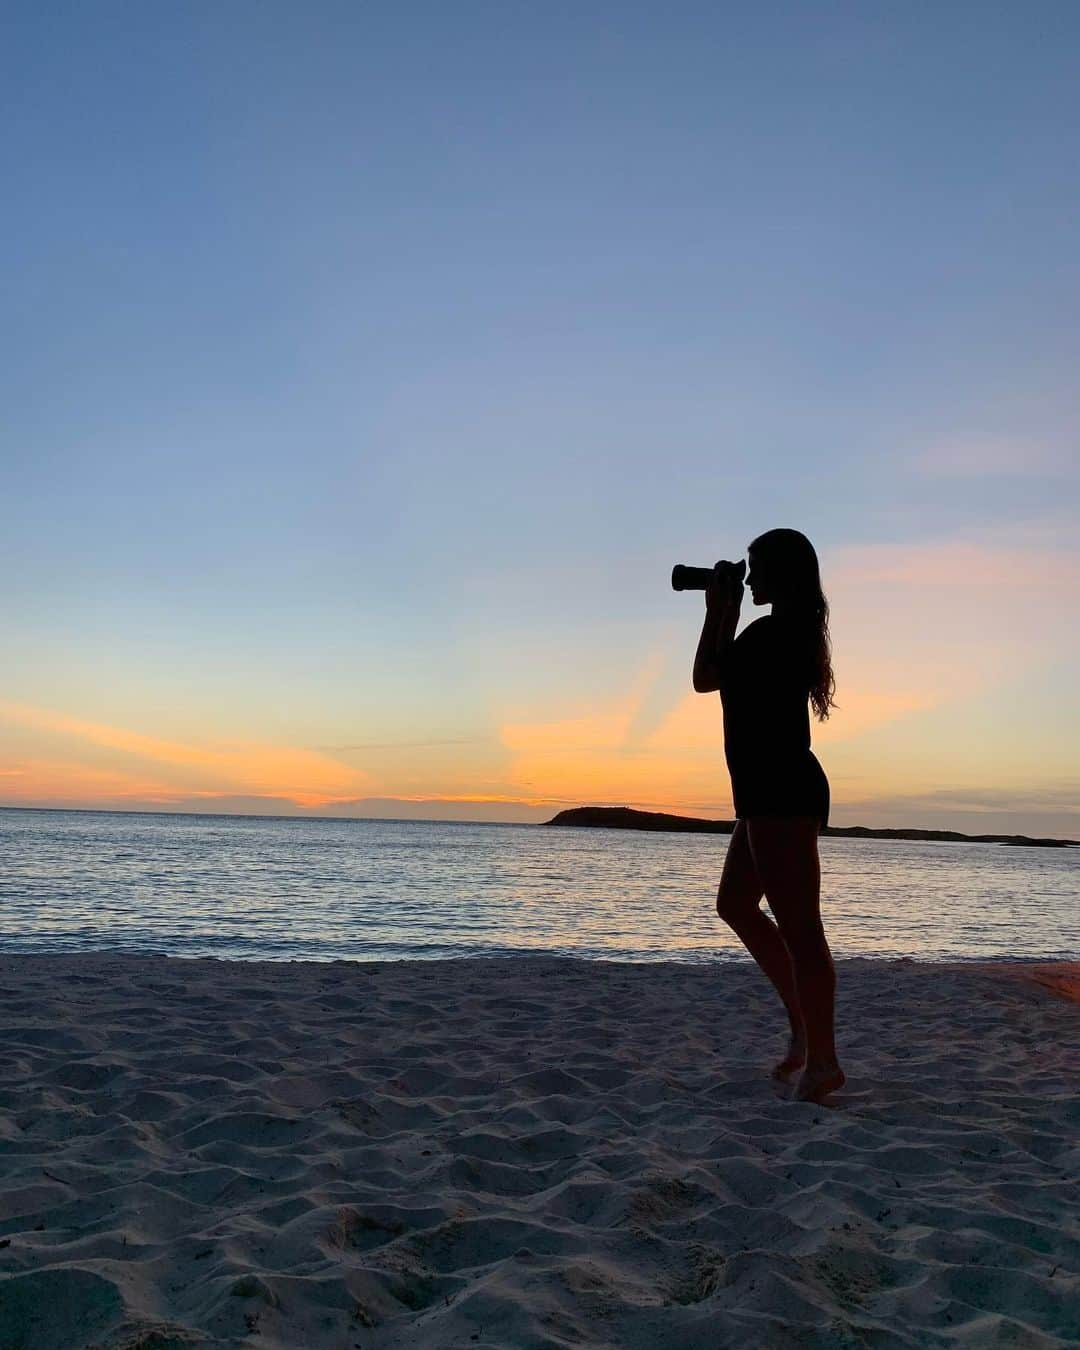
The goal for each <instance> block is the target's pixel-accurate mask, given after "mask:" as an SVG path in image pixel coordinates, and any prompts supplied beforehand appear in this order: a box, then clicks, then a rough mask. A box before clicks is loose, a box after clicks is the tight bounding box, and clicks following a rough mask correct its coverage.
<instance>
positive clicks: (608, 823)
mask: <svg viewBox="0 0 1080 1350" xmlns="http://www.w3.org/2000/svg"><path fill="white" fill-rule="evenodd" d="M544 824H545V825H579V826H593V827H596V826H599V827H601V828H603V829H609V830H669V831H672V832H676V833H685V834H691V833H692V834H730V833H731V832H732V830H733V829H734V828H735V822H734V821H733V820H701V819H699V818H698V817H697V816H670V815H666V814H665V813H664V812H662V811H635V810H633V808H631V807H629V806H575V807H572V808H571V809H570V810H568V811H560V812H559V814H558V815H557V816H553V817H552V819H551V820H546V821H544ZM822 834H823V835H827V836H828V837H829V838H832V839H928V840H932V841H937V840H940V841H944V842H945V843H956V844H1014V845H1016V846H1017V847H1020V848H1076V847H1078V846H1080V840H1076V839H1029V838H1028V836H1027V835H1025V834H959V833H957V831H956V830H872V829H869V828H868V827H867V826H865V825H848V826H836V825H826V827H825V829H824V830H823V831H822Z"/></svg>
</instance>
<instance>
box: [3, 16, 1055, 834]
mask: <svg viewBox="0 0 1080 1350" xmlns="http://www.w3.org/2000/svg"><path fill="white" fill-rule="evenodd" d="M8 14H9V17H8V18H7V19H6V21H5V43H4V49H3V52H2V54H0V100H2V104H3V114H4V125H5V129H6V135H5V136H4V138H3V142H2V148H0V163H2V168H3V174H4V187H5V192H4V196H5V207H4V230H3V240H4V242H3V248H2V252H0V259H2V262H0V266H2V269H3V274H4V275H3V291H4V297H5V313H6V322H5V323H4V325H3V330H2V332H0V357H2V360H0V371H2V375H0V379H2V380H3V384H4V389H3V411H4V416H3V432H2V442H0V444H2V466H0V467H2V471H3V474H2V480H0V481H2V487H3V493H2V498H0V500H2V510H3V531H2V534H0V558H2V564H3V577H4V583H5V584H4V587H3V606H4V611H5V613H4V629H5V636H6V638H7V641H6V644H5V647H6V651H5V656H4V661H3V667H2V673H0V804H3V805H10V806H18V805H31V806H50V805H57V806H66V807H82V806H92V807H121V808H124V809H152V810H172V809H176V810H197V811H240V812H257V813H270V814H308V813H310V814H315V815H355V816H420V817H433V818H468V819H483V820H543V819H546V818H547V817H549V816H550V815H551V814H552V813H553V811H554V810H557V809H560V808H562V807H564V806H568V805H578V804H583V803H605V804H618V805H623V804H626V805H634V806H640V807H644V808H649V809H658V810H674V811H681V812H685V813H688V814H699V815H711V816H728V815H730V814H731V797H730V789H729V783H728V778H727V773H726V769H725V766H724V761H723V743H722V738H721V727H720V708H719V700H718V697H717V696H716V695H715V694H714V695H708V696H702V695H697V694H694V693H693V692H692V690H691V688H690V667H691V663H692V659H693V652H694V647H695V644H696V640H697V634H698V630H699V626H700V620H701V611H702V600H701V596H700V595H696V594H681V595H677V594H674V593H673V592H672V591H671V589H670V584H669V576H670V571H671V566H672V564H673V563H675V562H688V563H694V564H698V565H703V564H711V563H712V562H714V561H715V560H716V559H717V558H720V557H730V558H735V557H739V556H741V555H742V554H743V553H744V551H745V548H746V545H747V543H748V542H749V541H750V539H751V538H753V536H754V535H755V534H758V533H760V532H761V531H763V530H765V529H767V528H770V527H772V526H777V525H787V526H794V527H795V528H798V529H801V530H803V531H804V532H805V533H806V534H808V535H809V536H810V538H811V539H812V540H813V541H814V543H815V545H816V546H817V549H818V552H819V555H820V558H821V563H822V572H823V579H824V584H825V589H826V592H827V594H828V597H829V600H830V603H831V605H832V610H833V641H834V654H835V666H836V675H837V684H838V688H837V701H838V703H839V707H838V709H837V710H836V712H835V713H834V715H833V717H832V719H831V720H830V721H829V722H828V723H826V724H824V725H821V726H818V725H817V724H815V730H814V743H815V749H816V750H817V752H818V754H819V757H820V759H821V761H822V763H823V765H824V766H825V768H826V771H827V772H828V774H829V777H830V780H831V782H832V791H833V813H832V823H834V824H837V825H845V824H866V825H913V826H927V827H935V826H938V827H943V828H955V829H961V830H979V831H987V832H988V831H991V830H993V831H999V830H1022V831H1025V832H1028V833H1035V832H1037V833H1045V834H1057V835H1068V836H1071V837H1076V838H1080V769H1078V767H1077V761H1078V751H1080V711H1078V700H1077V696H1076V675H1077V666H1078V659H1080V624H1078V622H1077V621H1078V618H1080V615H1078V608H1080V607H1078V604H1077V595H1078V591H1080V534H1078V518H1080V517H1078V507H1080V500H1078V498H1080V493H1078V491H1077V488H1078V477H1080V456H1078V448H1080V447H1078V440H1080V435H1078V432H1080V383H1078V381H1077V378H1076V376H1077V371H1078V370H1080V323H1078V315H1080V250H1078V245H1077V239H1078V237H1080V174H1078V173H1077V165H1078V164H1080V82H1078V81H1077V80H1076V55H1077V50H1078V42H1080V6H1077V5H1076V4H1074V3H1072V0H1068V2H1061V3H1058V2H1056V0H1039V3H1036V4H1033V5H1021V4H1016V3H1011V2H1010V3H1007V4H997V3H993V0H985V2H983V0H980V2H979V3H971V4H963V3H945V4H943V5H938V6H931V5H924V6H900V5H889V6H886V5H868V4H865V3H861V0H860V3H852V4H830V3H823V4H818V5H807V4H804V3H801V0H800V2H798V3H786V4H785V3H766V4H751V3H749V2H747V3H736V4H719V5H718V4H715V3H709V4H706V3H680V0H674V3H668V4H662V5H661V4H656V3H651V4H639V3H633V2H632V0H631V2H630V3H614V2H613V3H588V0H585V2H584V3H580V4H565V3H561V2H558V0H553V2H552V3H543V4H541V3H537V4H521V3H516V2H515V0H498V2H496V0H490V2H476V3H473V2H472V0H463V3H460V4H436V3H414V4H390V3H378V2H376V3H371V4H355V3H341V4H336V3H321V2H320V0H315V3H311V4H295V3H290V4H281V3H268V2H267V0H260V3H257V4H256V3H241V2H239V0H236V2H234V3H230V4H228V5H220V4H211V3H189V4H178V5H135V4H111V3H96V4H92V5H85V6H74V5H66V6H60V7H56V6H40V5H36V4H34V5H32V4H29V3H25V4H17V5H15V6H14V7H12V8H11V9H10V10H9V11H8ZM760 612H762V611H754V610H753V608H752V605H751V603H750V599H749V596H747V598H746V600H745V602H744V608H743V614H744V622H746V621H749V619H751V618H753V617H755V614H756V613H760Z"/></svg>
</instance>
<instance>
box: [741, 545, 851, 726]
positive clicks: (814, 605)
mask: <svg viewBox="0 0 1080 1350" xmlns="http://www.w3.org/2000/svg"><path fill="white" fill-rule="evenodd" d="M750 548H751V549H752V550H753V552H754V553H755V554H756V555H757V556H758V557H759V558H760V559H761V561H762V562H763V563H764V566H765V575H766V576H767V578H768V580H769V582H770V584H771V587H772V590H773V594H774V596H776V598H778V599H780V600H782V601H783V603H784V607H785V609H787V610H788V612H789V613H790V614H791V615H792V617H793V618H794V619H795V620H796V622H797V623H799V625H800V627H802V626H804V625H805V631H806V636H807V640H808V644H809V649H810V703H811V706H812V707H813V709H814V712H815V713H816V714H817V717H818V721H819V722H824V720H825V719H826V717H828V715H829V709H830V708H831V707H835V701H834V699H833V693H834V692H835V690H836V679H835V677H834V676H833V668H832V644H831V643H830V640H829V602H828V600H826V599H825V593H824V591H823V590H822V589H821V569H820V568H819V567H818V559H817V554H816V553H815V552H814V546H813V544H811V542H810V540H809V539H807V537H806V535H805V534H800V533H799V531H798V530H766V532H765V533H764V534H760V535H758V537H757V538H756V539H755V540H754V542H753V543H752V544H751V545H750Z"/></svg>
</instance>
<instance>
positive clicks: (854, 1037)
mask: <svg viewBox="0 0 1080 1350" xmlns="http://www.w3.org/2000/svg"><path fill="white" fill-rule="evenodd" d="M837 964H838V975H839V987H838V1046H839V1050H840V1054H841V1059H842V1062H843V1064H844V1067H845V1070H846V1072H847V1075H848V1082H847V1085H846V1087H845V1088H844V1090H843V1091H842V1092H840V1093H837V1094H836V1095H835V1096H834V1097H833V1098H832V1099H831V1105H830V1106H828V1107H823V1106H817V1105H813V1104H809V1103H800V1102H795V1101H792V1100H790V1099H789V1089H786V1088H784V1087H783V1086H782V1085H781V1084H778V1083H775V1082H773V1081H772V1080H771V1079H770V1078H769V1076H768V1069H769V1067H770V1065H771V1064H772V1063H773V1062H774V1060H775V1059H776V1058H777V1057H778V1055H779V1053H780V1052H781V1051H782V1049H783V1046H784V1044H785V1034H784V1033H785V1030H786V1028H785V1024H784V1019H783V1017H782V1014H781V1011H780V1009H779V1005H778V1004H777V1003H776V1000H775V996H774V995H773V993H772V991H771V989H770V988H769V987H768V986H767V984H766V983H765V980H764V977H763V976H762V975H761V974H760V972H759V971H758V970H757V969H756V967H754V966H752V965H750V964H749V963H746V964H743V963H739V964H735V963H730V964H724V965H720V966H713V967H706V966H692V965H676V964H656V965H630V964H621V963H588V962H583V961H575V960H564V959H551V958H528V957H526V958H521V959H518V960H492V961H482V960H470V961H460V962H452V961H439V962H409V963H400V962H374V963H362V964H360V963H336V964H332V965H324V964H300V963H281V964H274V963H265V962H264V963H250V964H249V963H245V964H236V963H225V962H216V961H210V960H196V961H180V960H175V959H168V958H165V957H154V956H151V957H136V956H117V955H88V956H80V957H74V956H6V957H4V958H2V959H0V1006H2V1008H3V1016H4V1023H5V1035H4V1045H3V1049H2V1051H0V1055H2V1071H0V1153H2V1159H3V1162H2V1167H0V1346H2V1347H3V1350H77V1348H83V1347H99V1348H102V1350H103V1348H104V1347H111V1348H115V1350H118V1348H119V1347H126V1350H135V1347H139V1348H140V1350H173V1348H174V1347H175V1348H179V1347H189V1346H214V1347H233V1346H258V1347H261V1348H262V1350H274V1348H276V1347H283V1348H284V1347H288V1348H289V1350H293V1348H294V1347H304V1348H306V1347H312V1348H317V1350H322V1348H323V1347H325V1348H326V1350H331V1347H332V1348H333V1350H353V1348H354V1347H355V1348H359V1347H363V1348H364V1350H368V1347H371V1350H375V1348H376V1347H379V1348H381V1347H395V1348H397V1347H402V1350H404V1348H405V1347H408V1350H428V1348H429V1347H430V1348H431V1350H434V1348H435V1347H439V1348H442V1347H446V1348H447V1350H448V1348H449V1347H461V1348H462V1350H472V1347H476V1348H477V1350H483V1348H484V1347H491V1348H492V1350H494V1347H530V1348H531V1347H536V1348H539V1347H564V1346H611V1347H616V1346H627V1347H636V1348H640V1350H645V1348H646V1347H679V1348H680V1350H695V1348H697V1347H700V1348H701V1350H705V1348H706V1347H708V1348H709V1350H715V1348H716V1347H718V1346H721V1347H726V1346H732V1347H735V1346H739V1347H755V1346H762V1347H786V1346H792V1347H794V1346H799V1347H807V1346H820V1347H855V1346H874V1347H887V1346H964V1347H969V1346H970V1347H975V1346H1005V1345H1008V1346H1025V1347H1051V1346H1054V1347H1057V1346H1075V1345H1078V1344H1080V1274H1078V1270H1080V1180H1078V1178H1080V1097H1078V1093H1077V1088H1078V1084H1080V1069H1078V1065H1080V1003H1078V1002H1077V1001H1075V995H1076V994H1077V992H1078V990H1080V981H1078V979H1077V976H1078V973H1080V966H1074V965H1068V964H1063V963H1060V962H1057V963H1035V964H1025V965H1024V966H1022V967H1021V966H1011V967H1001V966H990V965H983V966H974V965H949V966H942V965H933V964H923V963H918V962H909V961H872V960H848V961H841V962H838V963H837ZM1070 992H1071V993H1072V995H1073V997H1070V996H1069V995H1070Z"/></svg>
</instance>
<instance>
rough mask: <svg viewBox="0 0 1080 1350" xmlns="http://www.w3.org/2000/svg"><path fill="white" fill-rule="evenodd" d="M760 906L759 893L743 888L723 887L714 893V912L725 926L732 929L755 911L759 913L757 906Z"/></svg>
mask: <svg viewBox="0 0 1080 1350" xmlns="http://www.w3.org/2000/svg"><path fill="white" fill-rule="evenodd" d="M760 904H761V893H760V891H759V892H757V893H756V894H755V892H754V891H752V890H746V889H744V888H743V887H735V886H724V885H723V884H721V886H720V889H719V890H718V891H717V892H716V912H717V914H718V915H719V916H720V918H721V919H723V920H724V922H725V923H726V924H730V925H732V927H734V926H735V925H736V924H738V923H740V922H742V921H743V920H745V919H746V918H748V917H751V916H752V915H753V914H754V912H755V910H756V911H757V912H758V913H760V910H759V909H758V906H759V905H760Z"/></svg>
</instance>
